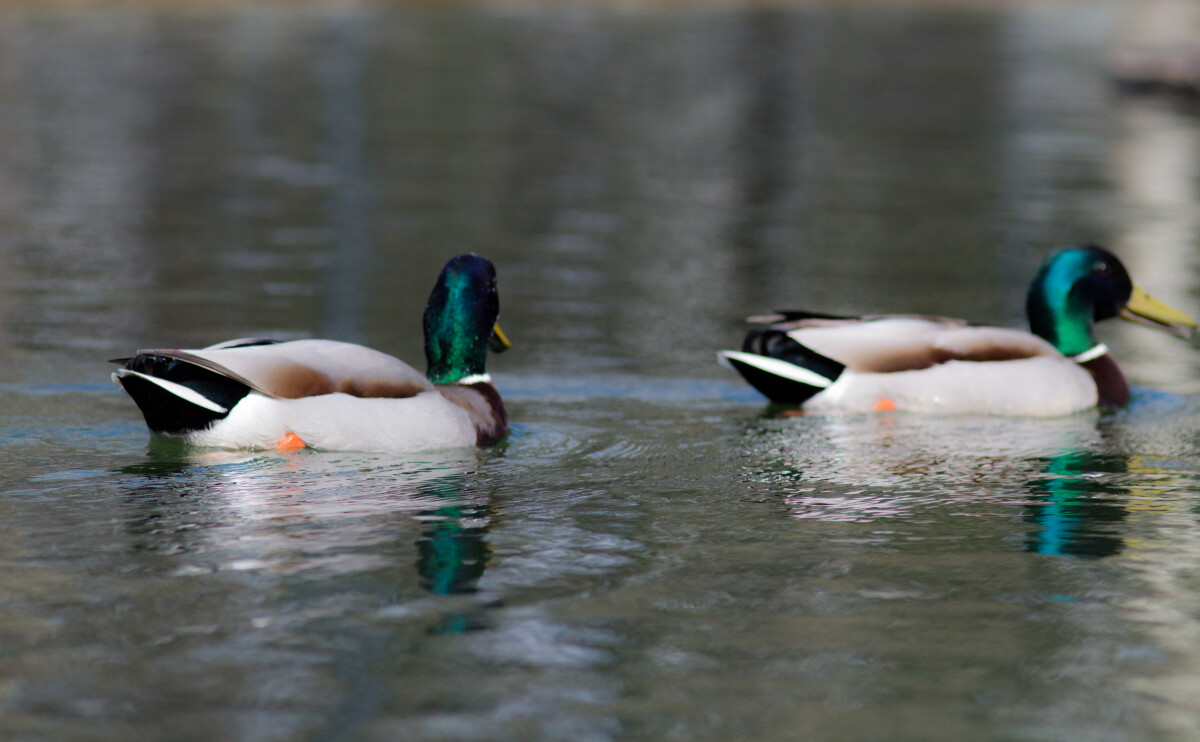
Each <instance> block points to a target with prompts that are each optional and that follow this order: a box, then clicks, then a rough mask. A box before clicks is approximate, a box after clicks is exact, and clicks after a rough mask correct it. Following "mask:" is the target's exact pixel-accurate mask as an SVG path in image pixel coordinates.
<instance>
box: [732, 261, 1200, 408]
mask: <svg viewBox="0 0 1200 742" xmlns="http://www.w3.org/2000/svg"><path fill="white" fill-rule="evenodd" d="M1026 312H1027V314H1028V316H1029V325H1030V329H1031V330H1032V333H1029V332H1022V331H1019V330H1010V329H1004V328H997V327H978V326H972V325H969V324H968V323H966V322H965V321H963V320H957V319H948V318H943V317H915V316H898V315H874V316H864V317H855V318H849V317H834V316H830V315H819V314H813V313H810V312H795V311H785V312H778V313H775V314H772V315H768V316H765V317H752V318H751V321H754V322H757V323H761V324H763V325H764V326H763V327H756V328H754V329H752V330H751V331H750V332H749V333H748V334H747V336H746V339H745V342H744V343H743V347H742V350H741V351H721V352H720V353H719V354H718V356H719V359H720V361H721V362H722V363H723V364H725V365H728V366H730V367H732V368H734V369H735V370H737V371H738V372H739V373H740V374H741V375H742V376H743V377H744V378H745V379H746V380H747V381H748V382H749V383H750V384H751V385H752V386H754V387H755V388H756V389H758V390H759V391H760V392H762V393H763V394H765V395H766V396H767V397H768V398H770V399H771V400H772V401H774V402H778V403H782V404H790V405H803V407H804V409H805V410H813V411H825V410H848V411H865V410H893V409H903V410H912V411H919V412H940V413H971V414H1003V415H1028V416H1052V415H1064V414H1069V413H1071V412H1076V411H1078V410H1082V409H1087V408H1089V407H1093V406H1095V405H1096V404H1098V403H1102V404H1107V405H1113V406H1120V405H1124V404H1125V403H1126V402H1127V401H1128V400H1129V384H1128V382H1126V380H1125V376H1124V375H1123V374H1122V373H1121V370H1120V368H1119V367H1118V366H1117V364H1116V362H1115V361H1114V360H1113V359H1112V356H1111V355H1110V354H1109V352H1108V348H1107V347H1105V345H1104V344H1103V343H1101V342H1099V341H1097V340H1096V338H1095V335H1094V333H1093V329H1094V326H1095V323H1096V322H1099V321H1102V320H1105V319H1109V318H1111V317H1122V318H1124V319H1130V320H1134V321H1137V322H1141V323H1143V324H1146V325H1148V326H1151V327H1155V328H1158V329H1162V330H1166V331H1168V332H1171V333H1174V334H1176V335H1180V336H1182V337H1187V336H1188V335H1189V334H1190V332H1191V330H1192V329H1193V328H1195V327H1196V322H1195V321H1194V320H1193V319H1192V318H1190V317H1188V316H1187V315H1186V314H1184V313H1183V312H1180V311H1178V310H1176V309H1172V308H1171V307H1168V306H1167V305H1165V304H1163V303H1161V302H1159V301H1157V300H1155V299H1153V298H1152V297H1150V295H1149V294H1147V293H1146V292H1145V291H1143V290H1142V289H1140V288H1138V287H1137V286H1135V285H1134V283H1133V281H1132V280H1131V279H1130V277H1129V273H1128V272H1127V271H1126V270H1125V267H1124V266H1123V265H1121V261H1119V260H1118V259H1117V258H1116V256H1114V255H1113V254H1112V253H1110V252H1108V251H1107V250H1105V249H1103V248H1101V247H1097V246H1095V245H1081V246H1075V247H1069V248H1065V249H1062V250H1060V251H1058V252H1056V253H1055V254H1054V255H1052V256H1051V257H1050V258H1049V259H1048V260H1047V261H1046V262H1045V263H1044V264H1043V265H1042V268H1041V270H1040V271H1038V274H1037V275H1036V276H1035V277H1034V279H1033V283H1032V284H1031V285H1030V287H1029V294H1028V296H1027V299H1026Z"/></svg>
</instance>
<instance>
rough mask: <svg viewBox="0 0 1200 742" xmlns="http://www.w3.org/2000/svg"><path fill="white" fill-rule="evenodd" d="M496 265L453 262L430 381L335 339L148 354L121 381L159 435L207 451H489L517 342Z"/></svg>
mask: <svg viewBox="0 0 1200 742" xmlns="http://www.w3.org/2000/svg"><path fill="white" fill-rule="evenodd" d="M499 313H500V299H499V296H498V294H497V291H496V270H495V268H494V267H493V266H492V264H491V263H490V262H489V261H487V260H485V259H483V258H481V257H478V256H475V255H459V256H457V257H455V258H452V259H451V260H450V261H449V262H448V263H446V266H445V267H444V268H443V269H442V272H441V274H440V275H439V276H438V279H437V284H436V285H435V286H434V287H433V293H431V294H430V296H429V302H428V304H427V305H426V308H425V318H424V325H425V359H426V361H427V363H428V367H427V370H426V372H425V374H421V373H420V372H419V371H417V370H416V369H414V368H413V367H412V366H409V365H408V364H406V363H404V362H403V361H401V360H399V359H397V358H394V357H392V356H390V355H387V354H386V353H381V352H379V351H377V350H372V349H370V348H366V347H363V346H361V345H354V344H352V343H344V342H338V341H335V340H291V341H286V342H277V341H273V340H265V339H258V338H249V339H239V340H230V341H228V342H224V343H219V344H217V345H213V346H210V347H207V348H202V349H199V350H157V349H155V350H139V351H138V352H137V354H136V355H135V356H133V357H132V358H122V359H116V360H114V363H121V364H123V367H122V368H120V369H118V370H117V371H116V372H115V373H114V374H113V381H114V382H116V383H117V385H118V386H120V387H121V388H123V389H124V390H125V391H126V392H128V394H129V396H131V397H133V401H134V402H135V403H136V404H137V406H138V408H139V409H140V410H141V411H142V415H143V417H145V418H146V425H147V426H149V428H150V430H151V431H153V432H154V433H156V434H159V435H163V436H168V437H174V438H181V439H183V440H184V441H186V442H188V443H191V444H194V445H199V446H215V447H220V448H232V449H270V448H279V449H281V450H290V449H295V448H300V447H304V446H309V447H312V448H317V449H329V450H359V451H362V450H376V451H378V450H387V451H413V450H428V449H435V448H448V447H454V446H466V445H479V446H486V445H491V444H493V443H496V442H497V441H499V440H500V439H502V438H503V437H504V436H505V434H506V433H507V431H508V417H507V413H506V412H505V409H504V402H503V401H501V399H500V394H499V393H498V392H497V391H496V388H495V387H494V386H493V385H492V380H491V377H490V376H488V373H487V369H486V360H487V351H488V348H489V347H490V348H491V349H492V350H495V351H502V350H504V349H506V348H508V347H509V343H508V339H507V338H506V337H505V336H504V333H503V332H502V331H501V330H500V325H499V324H498V323H497V322H496V319H497V316H498V315H499Z"/></svg>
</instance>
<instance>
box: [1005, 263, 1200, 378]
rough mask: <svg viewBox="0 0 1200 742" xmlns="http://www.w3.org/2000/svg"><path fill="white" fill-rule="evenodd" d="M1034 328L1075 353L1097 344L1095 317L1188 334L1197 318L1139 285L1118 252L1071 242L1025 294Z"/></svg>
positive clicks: (1045, 266)
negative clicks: (1184, 312)
mask: <svg viewBox="0 0 1200 742" xmlns="http://www.w3.org/2000/svg"><path fill="white" fill-rule="evenodd" d="M1025 312H1026V314H1027V315H1028V316H1029V328H1030V329H1031V330H1032V331H1033V333H1034V334H1036V335H1039V336H1041V337H1042V338H1045V339H1046V340H1047V341H1049V342H1050V344H1051V345H1053V346H1054V347H1055V348H1057V349H1058V351H1059V352H1060V353H1062V354H1063V355H1066V356H1076V355H1079V354H1081V353H1084V352H1086V351H1088V350H1091V349H1092V348H1093V347H1095V346H1096V345H1097V341H1096V339H1095V337H1094V336H1093V334H1092V327H1093V326H1094V325H1095V323H1096V322H1100V321H1102V320H1106V319H1109V318H1112V317H1121V318H1123V319H1129V320H1134V321H1137V322H1141V323H1142V324H1147V325H1150V326H1151V327H1155V328H1158V329H1161V330H1167V331H1168V332H1173V333H1175V334H1180V335H1184V336H1186V334H1187V333H1188V331H1189V330H1190V328H1194V327H1195V326H1196V323H1195V321H1194V320H1192V319H1191V318H1190V317H1188V316H1187V315H1186V314H1183V313H1182V312H1179V311H1177V310H1175V309H1172V308H1171V307H1168V306H1167V305H1165V304H1163V303H1161V302H1159V301H1157V300H1155V299H1153V298H1151V297H1150V295H1149V294H1147V293H1146V292H1145V291H1142V290H1141V289H1140V288H1138V287H1137V286H1135V285H1134V283H1133V280H1132V279H1131V278H1130V277H1129V273H1128V272H1127V271H1126V270H1125V266H1123V265H1122V264H1121V261H1120V260H1118V259H1117V257H1116V256H1115V255H1113V254H1112V253H1110V252H1109V251H1107V250H1105V249H1104V248H1102V247H1097V246H1095V245H1079V246H1075V247H1068V248H1065V249H1063V250H1060V251H1058V252H1056V253H1055V254H1053V255H1051V256H1050V258H1049V259H1047V260H1046V262H1045V263H1044V264H1043V265H1042V268H1041V270H1039V271H1038V274H1037V276H1035V277H1034V279H1033V283H1032V284H1030V286H1029V294H1028V296H1027V297H1026V299H1025Z"/></svg>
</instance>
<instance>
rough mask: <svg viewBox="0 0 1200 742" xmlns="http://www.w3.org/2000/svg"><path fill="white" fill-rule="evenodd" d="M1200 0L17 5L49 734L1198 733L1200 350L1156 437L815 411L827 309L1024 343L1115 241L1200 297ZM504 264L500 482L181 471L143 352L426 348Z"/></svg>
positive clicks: (19, 425) (1185, 356) (14, 286)
mask: <svg viewBox="0 0 1200 742" xmlns="http://www.w3.org/2000/svg"><path fill="white" fill-rule="evenodd" d="M1198 29H1200V25H1197V24H1196V23H1195V11H1193V10H1192V9H1191V7H1190V4H1189V3H1171V2H1129V3H1121V2H1115V1H1110V2H1089V3H1082V2H1079V3H1075V2H1054V3H1038V4H1034V3H986V2H973V3H969V4H967V5H966V6H963V7H959V6H956V5H954V4H950V3H945V2H933V3H930V4H927V5H926V4H922V3H919V2H917V3H907V4H904V5H903V6H899V7H897V6H890V5H883V6H877V5H870V4H859V3H852V4H846V5H836V4H801V5H798V6H795V7H791V6H775V5H764V6H751V7H739V6H696V7H690V6H678V5H667V6H657V5H650V6H640V5H632V4H622V5H619V6H617V7H606V6H601V5H592V4H578V3H572V4H568V5H564V6H557V5H553V6H552V5H538V4H534V5H522V4H497V5H457V4H455V5H448V6H440V5H425V4H416V5H394V4H370V3H366V4H353V3H328V4H326V3H305V4H297V5H283V4H279V5H267V4H250V5H242V4H239V3H220V4H215V5H211V6H210V5H205V4H186V5H171V4H156V3H144V4H143V3H129V4H120V5H116V6H112V7H103V8H101V7H97V6H93V5H89V4H83V3H69V2H60V3H55V4H51V5H38V4H26V3H20V2H10V3H5V4H3V5H2V6H0V143H2V145H0V282H2V283H0V352H2V353H3V358H4V363H3V364H0V736H3V737H4V738H5V739H56V740H92V739H121V740H134V739H146V740H151V739H154V740H158V739H176V740H190V739H195V740H202V739H203V740H208V739H239V740H240V739H244V740H275V739H279V740H283V739H287V740H294V739H310V740H334V739H356V740H372V739H380V740H382V739H406V740H483V739H487V740H533V739H542V740H618V739H621V740H624V739H631V740H632V739H638V740H731V739H764V740H765V739H806V740H812V739H829V740H845V739H887V740H905V739H935V738H936V739H997V740H1001V739H1002V740H1051V739H1055V740H1057V739H1071V740H1082V739H1096V740H1145V739H1179V740H1184V739H1196V738H1197V737H1198V736H1200V716H1198V714H1197V711H1196V709H1198V708H1200V651H1198V650H1197V649H1196V647H1197V646H1200V572H1198V571H1197V559H1198V558H1200V538H1198V537H1197V514H1198V508H1197V501H1196V485H1197V478H1198V477H1200V455H1198V454H1197V441H1198V439H1200V371H1198V370H1197V361H1198V360H1200V355H1198V353H1197V351H1196V350H1195V349H1194V348H1193V347H1192V346H1191V345H1189V344H1187V343H1184V342H1180V341H1179V340H1177V339H1174V338H1169V337H1165V336H1160V335H1157V334H1154V333H1149V332H1147V331H1145V330H1143V329H1140V328H1136V327H1129V326H1125V327H1107V328H1105V329H1104V330H1103V333H1102V334H1103V337H1104V339H1105V340H1106V342H1108V343H1109V345H1110V346H1111V347H1112V348H1113V349H1114V352H1115V354H1116V355H1117V357H1118V358H1120V359H1121V361H1122V363H1123V365H1124V367H1125V369H1126V372H1127V374H1128V375H1129V376H1130V378H1131V380H1132V381H1133V382H1134V383H1135V385H1137V389H1136V390H1135V398H1134V401H1133V404H1132V405H1131V406H1130V408H1128V409H1126V410H1123V411H1121V412H1115V413H1114V412H1105V413H1088V414H1082V415H1077V416H1074V417H1070V418H1064V419H1058V420H1047V421H1029V420H1011V419H1007V420H1006V419H988V418H923V417H919V416H908V415H900V414H880V415H867V416H853V417H792V418H783V419H780V418H774V417H771V416H769V415H767V414H765V412H766V407H765V404H764V400H763V399H762V398H761V397H759V396H758V395H757V394H756V393H755V392H753V391H751V390H750V389H749V388H747V387H746V386H744V385H743V384H742V383H741V382H740V381H739V380H738V379H737V378H735V377H733V376H732V375H731V374H730V373H729V372H727V371H725V370H723V369H721V368H719V367H718V366H716V364H715V363H714V356H713V352H714V350H716V349H718V348H722V347H731V346H736V344H738V343H739V342H740V337H741V333H742V324H741V318H742V317H744V316H745V315H747V314H752V313H755V312H760V311H763V310H768V309H772V308H776V307H781V306H788V307H792V306H801V307H808V308H813V309H821V310H826V311H832V312H849V313H853V312H861V311H906V312H924V313H936V314H951V315H956V316H964V317H968V318H970V319H973V320H977V321H984V322H992V323H1000V324H1006V325H1014V326H1022V325H1023V324H1024V317H1023V302H1024V291H1025V288H1026V285H1027V284H1028V281H1029V280H1030V278H1031V277H1032V274H1033V272H1034V271H1035V270H1036V267H1037V265H1038V263H1039V262H1040V260H1041V258H1042V257H1043V256H1044V255H1045V254H1046V253H1047V252H1048V251H1049V250H1050V249H1051V248H1053V247H1054V246H1056V245H1060V244H1064V243H1069V242H1078V241H1094V242H1098V243H1101V244H1105V245H1107V246H1109V247H1111V248H1112V249H1114V250H1115V251H1116V252H1118V253H1119V254H1120V255H1121V256H1122V258H1123V260H1124V261H1125V262H1126V264H1127V265H1128V266H1129V267H1130V269H1131V272H1132V273H1133V275H1134V276H1135V278H1136V279H1137V280H1138V281H1139V283H1141V284H1143V285H1145V286H1146V287H1147V288H1149V289H1150V290H1151V291H1152V292H1153V293H1155V295H1156V296H1158V297H1159V298H1162V299H1165V300H1167V301H1169V302H1170V303H1172V304H1173V305H1176V306H1179V307H1181V308H1182V309H1185V310H1187V311H1189V312H1190V313H1192V314H1193V315H1200V290H1198V287H1200V266H1198V256H1200V252H1198V248H1200V238H1198V236H1197V233H1198V228H1200V209H1197V197H1196V195H1197V189H1198V187H1200V119H1198V118H1197V112H1196V109H1195V107H1194V105H1192V104H1190V103H1188V102H1187V101H1181V100H1172V99H1169V98H1160V97H1153V96H1150V97H1130V96H1122V95H1119V94H1118V93H1117V91H1116V90H1115V89H1114V87H1113V86H1112V84H1111V82H1110V81H1109V80H1108V79H1107V75H1106V69H1107V65H1108V64H1109V62H1110V61H1111V59H1112V58H1113V55H1114V54H1115V53H1116V52H1117V51H1118V50H1120V49H1122V48H1133V47H1137V46H1140V45H1155V44H1158V45H1167V46H1169V45H1170V44H1173V43H1176V42H1178V41H1180V40H1185V41H1186V40H1188V39H1189V38H1195V37H1196V32H1197V30H1198ZM463 251H475V252H478V253H480V254H483V255H486V256H487V257H489V258H491V259H492V260H493V261H494V262H495V263H496V265H497V269H498V272H499V276H500V289H501V302H502V320H503V325H504V327H505V329H506V331H507V332H508V334H509V336H510V338H511V339H512V340H513V342H514V345H515V348H514V350H513V351H512V352H510V353H509V354H506V355H505V356H502V357H494V358H493V362H492V371H493V373H494V376H495V377H496V379H497V383H498V386H499V387H500V389H501V392H502V393H503V394H504V396H505V398H506V400H507V401H508V405H509V410H510V414H511V416H512V418H513V420H514V423H515V425H514V429H513V433H512V435H511V436H510V438H509V439H508V440H507V441H506V442H505V443H503V444H501V445H500V446H497V447H496V448H494V449H489V450H481V451H475V450H467V451H450V452H440V453H434V454H423V455H419V456H416V455H413V456H401V455H390V456H385V455H366V454H332V453H321V452H313V451H302V452H298V453H294V454H268V455H247V454H235V453H221V452H214V451H200V450H189V449H185V448H180V447H175V446H170V445H166V444H161V443H151V442H150V441H149V439H148V436H147V434H146V432H145V429H144V427H143V425H142V423H141V419H140V416H139V415H138V413H137V411H136V409H135V408H134V407H133V405H132V404H131V403H130V402H129V401H128V400H127V399H126V398H124V397H123V396H122V395H121V394H120V392H119V391H118V390H116V388H115V387H113V386H112V385H111V384H110V383H109V381H108V373H109V369H110V366H109V364H106V363H105V361H106V359H108V358H113V357H118V356H122V355H126V354H128V353H129V352H130V351H131V350H133V349H135V348H139V347H152V346H159V347H161V346H168V347H195V346H199V345H204V344H210V343H213V342H217V341H220V340H224V339H228V338H231V337H240V336H247V335H271V336H276V337H281V338H294V337H308V336H317V337H335V338H339V339H344V340H352V341H356V342H363V343H366V344H368V345H371V346H373V347H376V348H380V349H383V350H386V351H388V352H392V353H394V354H396V355H398V356H400V357H401V358H406V359H410V360H412V361H414V363H415V364H416V365H418V366H420V365H421V363H420V361H421V358H422V354H421V353H422V350H421V337H420V325H419V315H420V312H421V310H422V308H423V306H424V302H425V299H426V297H427V295H428V292H429V289H430V288H431V286H432V282H433V279H434V277H435V275H436V272H437V270H438V269H439V268H440V266H441V265H442V263H443V262H444V261H445V260H446V259H447V258H448V257H449V256H451V255H453V254H455V253H458V252H463Z"/></svg>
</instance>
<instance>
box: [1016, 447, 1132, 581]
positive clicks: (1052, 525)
mask: <svg viewBox="0 0 1200 742" xmlns="http://www.w3.org/2000/svg"><path fill="white" fill-rule="evenodd" d="M1127 470H1128V465H1127V462H1126V461H1125V460H1124V457H1120V456H1116V455H1112V454H1109V455H1103V456H1102V455H1097V454H1095V453H1092V452H1090V451H1074V452H1071V453H1067V454H1063V455H1061V456H1055V457H1052V458H1050V459H1047V460H1046V465H1045V469H1044V472H1045V476H1042V477H1038V478H1035V479H1033V480H1031V481H1030V483H1029V490H1030V496H1029V500H1028V502H1027V504H1026V505H1025V521H1026V522H1027V523H1030V524H1032V525H1034V526H1036V528H1034V529H1033V530H1031V531H1029V532H1028V533H1027V534H1026V537H1025V548H1026V550H1028V551H1031V552H1034V553H1037V554H1047V555H1052V556H1076V557H1089V558H1100V557H1106V556H1112V555H1114V554H1118V553H1120V552H1121V550H1122V548H1123V545H1124V540H1123V538H1122V528H1121V524H1122V523H1123V522H1124V521H1125V519H1126V516H1127V510H1126V506H1125V501H1126V499H1127V496H1128V495H1129V490H1127V489H1125V488H1122V487H1118V486H1115V485H1114V484H1113V483H1112V477H1110V476H1105V475H1106V474H1109V473H1113V472H1124V471H1127Z"/></svg>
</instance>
